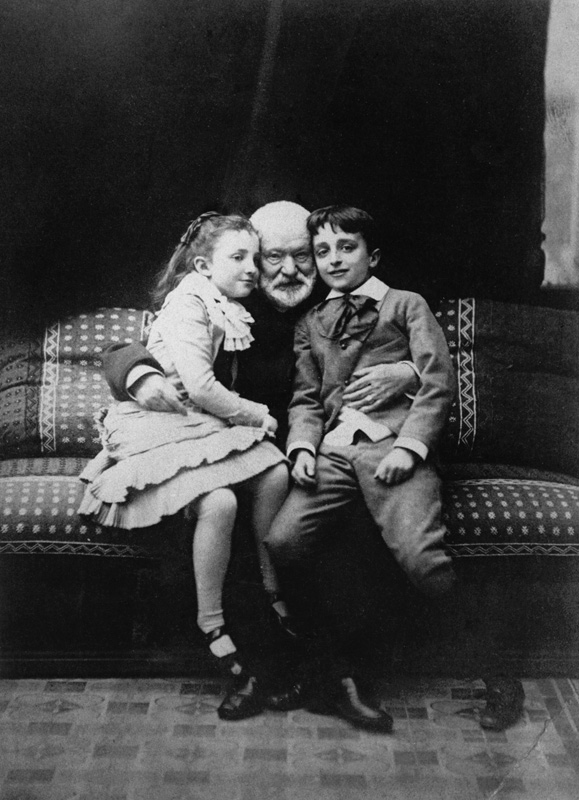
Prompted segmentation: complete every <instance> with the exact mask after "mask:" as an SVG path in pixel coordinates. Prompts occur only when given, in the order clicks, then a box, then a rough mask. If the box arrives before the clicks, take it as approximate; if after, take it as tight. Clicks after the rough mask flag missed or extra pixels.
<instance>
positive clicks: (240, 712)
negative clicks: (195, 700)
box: [217, 675, 263, 722]
mask: <svg viewBox="0 0 579 800" xmlns="http://www.w3.org/2000/svg"><path fill="white" fill-rule="evenodd" d="M262 711H263V696H262V694H261V692H260V690H259V686H258V683H257V678H254V677H253V676H249V677H248V676H247V675H242V676H240V677H239V678H238V679H237V680H236V681H235V683H234V685H233V687H232V688H231V689H230V690H229V692H228V693H227V695H226V696H225V700H224V701H223V702H222V703H221V705H220V706H219V708H218V709H217V714H218V716H219V718H220V719H225V720H227V721H228V722H233V721H236V720H240V719H247V718H248V717H255V715H256V714H261V712H262Z"/></svg>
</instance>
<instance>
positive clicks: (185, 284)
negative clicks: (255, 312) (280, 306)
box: [165, 272, 254, 351]
mask: <svg viewBox="0 0 579 800" xmlns="http://www.w3.org/2000/svg"><path fill="white" fill-rule="evenodd" d="M175 291H181V292H184V293H186V294H195V295H197V296H198V297H200V298H201V300H202V301H203V304H204V305H205V307H206V309H207V313H208V315H209V319H210V320H211V322H212V323H213V324H214V325H217V326H218V327H219V328H222V330H223V332H224V340H223V349H224V350H228V351H235V350H247V348H248V347H249V346H250V345H251V343H252V342H253V336H252V335H251V325H252V324H253V322H254V319H253V317H252V316H251V314H250V313H249V311H248V310H247V309H246V308H244V307H243V306H242V305H241V303H238V302H237V301H236V300H230V299H229V298H227V297H225V295H224V294H222V293H221V292H220V291H219V289H218V288H217V287H216V286H215V285H214V284H213V283H211V281H210V280H208V278H206V277H205V276H204V275H200V274H199V273H198V272H190V273H189V274H188V275H186V276H185V277H184V278H183V280H182V281H181V283H180V284H179V286H178V287H177V289H175ZM171 294H172V293H171ZM168 299H169V296H167V299H166V300H165V302H167V300H168Z"/></svg>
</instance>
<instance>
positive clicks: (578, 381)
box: [0, 298, 579, 675]
mask: <svg viewBox="0 0 579 800" xmlns="http://www.w3.org/2000/svg"><path fill="white" fill-rule="evenodd" d="M433 311H434V313H435V314H436V317H437V319H438V321H439V323H440V325H441V326H442V328H443V330H444V332H445V335H446V337H447V341H448V345H449V349H450V352H451V355H452V358H453V361H454V364H455V366H456V372H457V378H458V393H457V398H456V401H455V403H454V405H453V408H452V411H451V414H450V418H449V422H448V426H447V429H446V431H445V435H444V437H443V442H442V447H441V469H442V473H443V478H444V484H443V485H444V515H445V520H446V523H447V526H448V530H449V533H448V541H447V546H448V548H449V551H450V552H451V553H452V555H453V556H454V557H455V558H456V562H457V568H458V570H459V573H460V574H461V576H462V580H463V581H464V582H465V585H466V586H467V588H468V591H469V596H470V600H471V605H470V611H468V612H466V611H465V609H456V619H452V620H450V621H449V620H448V619H446V620H445V624H446V630H445V629H444V625H442V626H441V625H440V620H436V619H435V618H434V617H433V616H432V615H430V610H429V609H428V608H422V609H421V611H420V613H416V614H415V615H414V619H413V620H410V621H409V623H408V624H406V625H405V626H404V628H403V632H402V634H401V636H400V640H399V643H398V651H397V655H396V657H395V659H394V661H395V663H396V664H398V666H399V668H400V669H403V670H405V671H413V670H414V671H419V672H421V671H424V670H425V669H431V670H440V669H443V670H444V669H445V664H446V669H450V670H451V671H452V670H454V671H455V674H456V671H457V670H459V669H461V667H460V662H461V658H462V657H465V658H466V659H467V660H468V646H467V645H466V644H465V643H464V642H462V640H461V641H459V640H460V637H461V636H463V635H464V634H465V632H466V633H468V629H469V626H470V623H471V622H472V620H469V618H468V614H474V615H476V616H477V617H478V621H479V622H481V621H482V622H483V623H484V624H488V625H492V626H495V627H496V632H497V642H498V644H497V646H498V647H501V648H502V649H503V650H504V651H505V654H506V656H507V657H510V658H511V660H512V662H513V666H514V668H515V669H518V670H519V672H525V671H526V672H535V673H537V672H541V671H544V672H549V673H550V674H553V672H557V671H561V672H566V674H571V672H572V670H573V669H574V665H575V664H577V663H579V661H578V660H577V658H576V657H577V655H579V624H578V623H579V591H577V590H578V589H579V584H578V581H579V559H578V558H577V557H578V556H579V404H578V398H579V358H578V356H579V352H578V351H579V313H578V312H575V311H568V310H558V309H552V308H547V307H541V306H523V305H515V304H508V303H501V302H498V301H492V300H485V299H473V298H459V299H447V300H443V301H440V302H438V303H436V304H435V305H434V306H433ZM150 322H151V315H150V313H149V312H147V311H144V310H136V309H130V308H101V309H98V310H96V311H87V312H86V313H82V314H77V315H75V316H70V317H68V318H65V319H61V320H58V321H55V322H54V323H53V324H51V325H48V326H47V327H46V328H44V329H43V330H41V331H35V332H34V333H30V332H27V333H22V332H20V333H14V332H11V331H6V332H5V333H4V334H3V336H2V341H1V342H0V516H1V518H2V519H1V521H0V604H1V606H0V607H1V608H2V612H1V613H0V649H1V651H2V656H1V657H0V674H4V675H13V674H18V675H25V674H31V675H33V674H39V672H42V670H45V671H46V670H49V671H52V673H54V671H55V670H56V671H58V665H59V664H61V665H65V666H64V667H63V671H64V673H66V665H67V664H68V668H69V669H71V670H73V671H78V670H79V669H83V670H84V671H85V672H92V673H99V674H109V673H114V674H117V673H118V672H120V671H122V670H128V671H129V672H133V673H146V674H148V673H150V672H155V671H157V672H162V671H163V670H164V671H169V672H171V671H177V672H179V671H182V670H183V668H184V666H185V660H187V662H188V669H191V659H193V660H194V659H195V651H194V649H193V650H192V649H191V648H189V649H188V648H187V647H185V648H184V647H183V643H182V642H179V641H178V640H179V636H178V634H176V637H177V638H176V640H175V638H173V640H171V634H169V636H167V628H168V627H171V625H169V626H168V623H167V620H168V619H170V620H172V621H173V622H175V620H177V619H179V618H185V617H187V618H189V617H192V616H193V615H192V614H191V607H192V606H191V604H192V602H193V599H192V596H191V573H190V564H189V557H188V552H189V551H188V548H189V544H188V540H187V534H186V532H184V531H183V526H182V525H180V520H179V519H175V520H168V521H166V522H165V523H163V525H161V526H158V527H157V528H152V529H145V530H139V531H132V532H131V531H121V530H116V529H110V528H104V527H102V526H99V525H96V524H93V523H91V522H88V521H86V520H84V519H81V518H79V517H78V515H77V514H76V509H77V507H78V504H79V501H80V498H81V495H82V491H83V487H82V484H81V483H80V481H79V480H78V474H79V473H80V472H81V470H82V468H83V466H84V465H85V464H86V463H87V461H88V459H90V458H91V457H92V456H93V455H94V454H95V453H96V452H98V450H99V439H98V433H97V430H96V427H95V421H94V418H95V415H97V414H98V412H99V409H100V408H102V407H103V406H106V405H107V404H108V403H109V402H111V398H110V395H109V391H108V387H107V384H106V382H105V380H104V377H103V375H102V371H101V366H102V363H101V358H102V353H103V350H104V349H105V348H106V346H107V345H109V344H111V343H115V342H132V341H139V340H142V339H143V338H144V337H145V336H146V333H147V329H148V326H149V324H150ZM244 558H245V559H246V560H247V558H250V559H251V555H249V556H248V555H247V552H245V553H244V552H243V548H241V551H240V553H239V561H240V563H241V566H239V565H238V566H235V565H234V566H233V569H232V573H231V574H232V581H233V583H234V584H235V583H237V589H235V588H234V590H233V592H232V595H231V596H232V597H233V600H234V601H235V602H238V603H241V604H243V597H244V596H245V595H247V596H248V597H249V595H251V593H252V592H253V593H254V594H257V589H256V580H257V579H256V578H255V574H256V573H255V571H253V572H252V570H253V567H252V566H251V565H250V566H249V567H248V568H246V567H245V566H243V559H244ZM168 563H169V564H170V566H169V567H168V566H167V564H168ZM179 587H180V588H179ZM184 587H186V588H184ZM179 593H181V594H179ZM244 593H245V595H244ZM239 598H241V599H239ZM163 605H165V607H166V608H167V607H169V608H170V611H169V612H167V613H165V614H163V612H162V611H160V607H163ZM429 615H430V616H429ZM451 616H453V617H454V614H452V615H451ZM459 617H460V618H461V623H460V626H459V625H458V623H457V620H458V619H459ZM59 620H60V624H59V622H58V621H59ZM470 627H472V626H470ZM174 628H175V630H177V629H178V628H179V625H178V624H176V623H175V625H174ZM459 628H460V630H459ZM175 641H177V644H175ZM429 648H430V650H429ZM441 659H442V661H441ZM443 662H444V663H443ZM200 663H201V662H200ZM471 666H472V665H471ZM464 668H465V669H468V665H467V666H465V667H464Z"/></svg>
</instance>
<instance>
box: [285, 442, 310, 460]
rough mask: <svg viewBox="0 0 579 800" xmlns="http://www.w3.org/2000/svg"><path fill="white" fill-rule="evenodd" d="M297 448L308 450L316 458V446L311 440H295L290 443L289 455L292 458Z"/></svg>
mask: <svg viewBox="0 0 579 800" xmlns="http://www.w3.org/2000/svg"><path fill="white" fill-rule="evenodd" d="M296 450H307V451H308V453H311V454H312V455H313V457H314V458H315V457H316V448H315V447H314V446H313V444H312V443H311V442H294V443H293V444H290V445H289V447H288V449H287V457H288V458H291V455H292V453H295V452H296Z"/></svg>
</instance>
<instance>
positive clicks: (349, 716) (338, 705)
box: [306, 677, 394, 733]
mask: <svg viewBox="0 0 579 800" xmlns="http://www.w3.org/2000/svg"><path fill="white" fill-rule="evenodd" d="M306 709H307V710H308V711H311V712H312V713H313V714H335V715H336V716H338V717H342V719H345V720H347V721H348V722H349V723H350V724H351V725H354V726H355V727H356V728H364V729H366V730H370V731H380V732H381V733H391V732H392V727H393V724H394V721H393V719H392V717H391V716H390V714H387V713H386V711H383V710H382V709H379V708H373V707H372V706H369V705H368V704H367V703H365V702H364V700H362V698H361V697H360V693H359V691H358V687H357V686H356V683H355V682H354V679H353V678H351V677H347V678H341V679H340V680H338V681H336V682H335V683H333V684H332V685H331V686H330V687H325V688H324V689H323V690H322V691H321V692H320V693H319V694H318V695H317V696H315V697H312V698H311V699H308V702H307V704H306Z"/></svg>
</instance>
